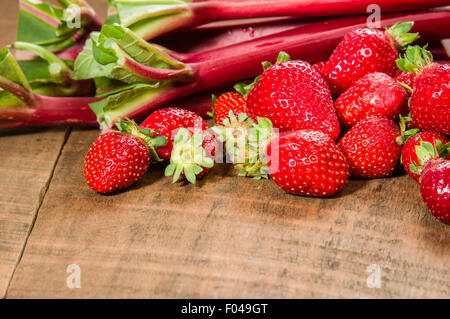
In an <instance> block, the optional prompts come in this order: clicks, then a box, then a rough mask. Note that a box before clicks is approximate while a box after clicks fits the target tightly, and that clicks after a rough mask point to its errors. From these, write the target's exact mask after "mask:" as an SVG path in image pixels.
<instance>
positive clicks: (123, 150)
mask: <svg viewBox="0 0 450 319" xmlns="http://www.w3.org/2000/svg"><path fill="white" fill-rule="evenodd" d="M412 26H413V23H398V24H396V25H394V26H392V27H391V28H389V29H387V30H381V29H359V30H355V31H352V32H350V33H348V34H347V35H346V36H345V37H344V39H343V40H342V41H341V43H340V44H339V45H338V47H337V48H336V49H335V51H334V52H333V54H332V55H331V56H330V58H329V60H328V61H324V62H320V63H317V64H314V65H310V64H309V63H307V62H305V61H299V60H296V61H290V59H289V56H288V55H287V54H286V53H284V52H281V53H280V54H279V57H278V60H277V62H276V63H275V64H274V65H271V64H270V63H268V62H264V63H263V67H264V72H263V74H262V75H261V76H259V77H257V78H256V79H255V81H254V82H253V83H250V84H244V83H240V84H238V85H236V86H235V89H236V91H237V92H229V93H225V94H223V95H221V96H220V97H219V98H218V99H216V98H215V97H214V98H213V100H214V118H215V121H216V126H215V127H213V128H212V129H210V130H208V127H207V125H206V122H205V121H204V120H203V119H202V118H201V117H200V116H199V115H197V114H195V113H193V112H190V111H186V110H181V109H176V108H166V109H161V110H157V111H155V112H153V113H152V114H151V115H150V116H149V117H148V118H147V119H146V120H145V121H144V122H143V123H142V124H141V125H139V126H138V125H137V124H136V123H134V122H133V121H131V120H128V119H124V120H122V121H119V123H117V131H113V132H108V133H105V134H103V135H101V136H100V137H99V138H98V139H97V141H95V143H94V144H93V145H92V146H91V148H90V150H89V152H88V154H87V157H86V161H85V177H86V180H87V182H88V184H89V186H90V187H91V188H93V189H94V190H96V191H98V192H100V193H109V192H114V191H117V190H119V189H123V188H125V187H128V186H130V185H132V184H133V183H135V182H136V181H137V180H139V179H140V178H141V177H142V176H143V175H144V174H145V172H146V171H147V169H148V167H149V163H150V162H152V161H153V162H159V161H166V162H167V163H168V165H167V167H166V171H165V174H166V176H173V181H174V182H175V181H177V180H179V179H181V178H184V179H186V180H188V181H189V182H191V183H194V182H195V181H196V179H198V178H201V177H203V176H205V175H206V174H207V172H208V170H209V169H211V168H212V167H213V166H214V162H215V161H217V159H218V158H221V159H223V156H224V155H225V156H226V158H227V159H228V160H229V161H228V162H231V163H233V165H235V167H236V168H237V169H238V171H239V175H240V176H249V177H253V178H256V179H259V178H268V177H270V178H271V179H272V180H273V181H274V182H275V183H276V184H277V185H278V186H279V187H280V188H282V189H283V190H285V191H287V192H289V193H292V194H296V195H305V196H318V197H328V196H332V195H334V194H336V193H337V192H339V191H340V190H341V189H342V188H343V187H345V185H346V184H347V182H348V179H349V178H350V176H352V177H354V178H381V177H386V176H389V175H391V174H392V173H393V172H394V170H396V169H397V167H398V165H399V163H402V164H403V167H404V168H405V170H406V172H407V173H408V174H409V175H410V176H411V177H412V178H413V179H414V180H415V181H417V182H418V183H420V192H421V194H422V197H423V200H424V202H425V204H426V205H427V206H428V208H429V210H430V212H431V213H432V214H433V215H434V216H435V217H436V218H437V219H439V220H440V221H442V222H444V223H450V156H449V153H450V140H449V138H448V136H449V135H450V65H447V64H438V63H435V62H433V59H432V56H431V54H430V53H429V52H428V51H427V50H426V47H419V46H411V45H410V44H411V43H412V42H413V41H414V40H415V39H416V38H417V37H418V35H417V34H414V33H408V32H409V30H410V29H411V28H412ZM333 98H334V100H333ZM336 141H337V142H336ZM219 146H222V147H223V146H224V149H225V152H221V151H220V150H221V149H220V148H219Z"/></svg>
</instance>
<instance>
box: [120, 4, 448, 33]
mask: <svg viewBox="0 0 450 319" xmlns="http://www.w3.org/2000/svg"><path fill="white" fill-rule="evenodd" d="M373 3H374V2H373V0H360V1H354V0H309V1H304V0H298V1H274V0H272V1H270V0H268V1H254V0H247V1H231V2H228V1H200V2H192V3H186V2H184V1H173V2H170V3H164V2H162V3H159V2H158V3H154V4H152V3H150V2H145V1H137V0H114V1H112V4H113V5H114V6H116V8H117V12H118V17H119V21H120V23H121V24H122V25H124V26H125V27H128V28H130V29H131V30H133V31H134V32H136V33H137V34H138V35H140V36H141V37H143V38H145V39H147V40H150V39H153V38H155V37H156V36H158V35H161V34H164V33H167V32H169V31H173V30H177V29H181V28H186V27H192V26H197V25H202V24H207V23H211V22H214V21H222V20H235V19H247V18H258V17H277V16H278V17H280V16H294V17H302V18H304V17H318V16H320V17H324V16H342V15H354V14H366V13H367V8H368V6H369V5H371V4H373ZM376 4H377V5H378V6H379V7H380V9H381V12H382V13H388V12H404V11H411V10H423V9H428V8H434V7H442V6H445V5H448V1H446V0H428V1H421V2H417V1H411V0H394V1H392V0H378V1H377V2H376ZM132 8H133V9H134V10H131V9H132Z"/></svg>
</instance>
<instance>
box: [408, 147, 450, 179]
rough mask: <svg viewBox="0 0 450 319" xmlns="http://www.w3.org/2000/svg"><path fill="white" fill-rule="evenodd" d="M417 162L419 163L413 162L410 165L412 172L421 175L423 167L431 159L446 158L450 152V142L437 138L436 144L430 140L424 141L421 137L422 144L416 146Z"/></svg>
mask: <svg viewBox="0 0 450 319" xmlns="http://www.w3.org/2000/svg"><path fill="white" fill-rule="evenodd" d="M414 148H415V151H416V155H417V162H418V164H419V165H416V164H415V163H412V164H410V165H409V169H410V170H411V172H413V173H415V174H418V175H420V174H421V173H422V170H423V167H424V165H425V164H426V162H428V161H429V160H431V159H435V158H442V159H446V158H447V156H448V154H449V153H450V142H449V143H446V144H442V141H441V140H438V139H437V140H436V145H433V144H432V143H430V142H426V141H425V142H424V141H423V140H422V139H420V144H419V145H416V146H415V147H414Z"/></svg>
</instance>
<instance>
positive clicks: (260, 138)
mask: <svg viewBox="0 0 450 319" xmlns="http://www.w3.org/2000/svg"><path fill="white" fill-rule="evenodd" d="M212 130H213V132H214V133H215V134H216V136H217V139H218V140H219V141H220V142H225V143H226V144H225V150H226V153H227V156H228V158H229V159H230V161H231V162H232V163H233V164H234V166H235V168H236V169H237V170H238V175H239V176H245V177H253V178H254V179H261V178H268V177H269V171H268V168H267V158H266V149H267V146H268V145H269V143H270V140H271V137H272V133H273V125H272V122H271V121H270V120H269V119H267V118H263V117H258V118H257V122H255V121H254V120H253V119H252V118H250V117H249V116H248V115H247V114H245V113H240V114H239V115H238V117H236V116H235V115H234V114H232V112H230V115H229V117H228V118H226V119H224V126H215V127H213V128H212Z"/></svg>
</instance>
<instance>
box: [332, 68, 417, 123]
mask: <svg viewBox="0 0 450 319" xmlns="http://www.w3.org/2000/svg"><path fill="white" fill-rule="evenodd" d="M334 106H335V108H336V113H337V115H338V118H339V122H340V123H341V124H342V125H344V126H347V127H351V126H353V125H355V124H356V123H357V122H358V121H360V120H361V119H362V118H363V117H365V116H367V115H384V116H386V117H388V118H390V119H396V118H398V116H399V115H400V114H401V113H404V112H405V111H407V110H408V93H407V92H406V90H405V89H404V88H403V87H402V86H401V85H400V84H398V83H397V82H396V81H395V80H394V79H393V78H391V77H390V76H389V75H387V74H384V73H378V72H376V73H368V74H366V75H365V76H363V77H362V78H360V79H359V80H358V81H356V82H355V83H354V84H353V85H352V86H351V87H350V88H349V89H348V90H347V91H345V92H344V93H343V94H342V95H341V96H339V97H338V98H337V100H336V101H335V103H334Z"/></svg>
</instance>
